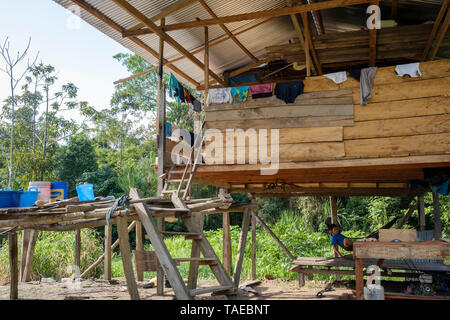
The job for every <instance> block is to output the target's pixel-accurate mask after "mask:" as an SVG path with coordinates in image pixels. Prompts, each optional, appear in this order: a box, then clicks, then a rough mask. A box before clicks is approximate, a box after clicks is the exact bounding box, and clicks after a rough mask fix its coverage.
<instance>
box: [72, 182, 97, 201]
mask: <svg viewBox="0 0 450 320" xmlns="http://www.w3.org/2000/svg"><path fill="white" fill-rule="evenodd" d="M76 189H77V194H78V200H80V201H93V200H95V196H94V185H92V184H90V183H87V184H82V185H80V186H77V188H76Z"/></svg>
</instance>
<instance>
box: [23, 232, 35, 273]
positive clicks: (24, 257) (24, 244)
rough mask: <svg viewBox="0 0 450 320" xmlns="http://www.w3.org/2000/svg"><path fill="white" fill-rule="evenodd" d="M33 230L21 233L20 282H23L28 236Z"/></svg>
mask: <svg viewBox="0 0 450 320" xmlns="http://www.w3.org/2000/svg"><path fill="white" fill-rule="evenodd" d="M32 230H33V229H26V230H23V231H22V257H21V258H20V281H21V282H25V280H24V270H25V264H26V262H27V253H28V245H29V243H30V235H31V232H32Z"/></svg>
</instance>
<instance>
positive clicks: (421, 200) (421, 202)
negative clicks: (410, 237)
mask: <svg viewBox="0 0 450 320" xmlns="http://www.w3.org/2000/svg"><path fill="white" fill-rule="evenodd" d="M417 199H418V204H419V230H420V231H425V202H424V196H423V195H421V196H418V197H417Z"/></svg>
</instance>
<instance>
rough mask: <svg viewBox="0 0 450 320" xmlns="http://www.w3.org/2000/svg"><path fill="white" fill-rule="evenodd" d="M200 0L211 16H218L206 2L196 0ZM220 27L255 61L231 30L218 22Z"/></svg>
mask: <svg viewBox="0 0 450 320" xmlns="http://www.w3.org/2000/svg"><path fill="white" fill-rule="evenodd" d="M198 1H200V4H201V5H202V7H203V8H205V10H206V11H208V13H209V14H210V15H211V17H213V18H216V19H217V18H218V17H217V15H216V14H215V13H214V11H212V10H211V8H210V7H209V6H208V5H207V4H206V2H205V1H204V0H198ZM219 26H220V28H221V29H222V30H223V31H225V33H226V34H227V35H228V36H229V37H230V39H231V40H233V42H234V43H235V44H236V45H237V46H238V47H239V48H241V50H242V51H244V53H245V54H246V55H247V56H248V57H249V58H250V59H252V60H253V61H254V62H257V61H258V59H257V58H256V57H255V56H254V55H253V54H252V53H251V52H250V51H249V50H248V49H247V48H246V47H244V45H243V44H242V43H241V42H240V41H239V40H238V39H237V38H236V37H235V36H234V35H233V34H232V33H231V31H230V30H229V29H228V28H227V27H226V26H225V25H224V24H223V23H221V24H219Z"/></svg>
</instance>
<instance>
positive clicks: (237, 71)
mask: <svg viewBox="0 0 450 320" xmlns="http://www.w3.org/2000/svg"><path fill="white" fill-rule="evenodd" d="M278 58H281V56H272V57H268V58H266V59H263V60H259V61H258V62H255V63H252V64H250V65H248V66H245V67H242V68H240V69H237V70H235V71H233V72H230V74H229V75H228V77H230V78H232V77H235V76H237V75H239V74H242V73H244V72H246V71H248V70H251V69H253V68H256V67H259V66H260V65H263V64H265V63H269V62H270V61H272V60H275V59H278Z"/></svg>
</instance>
